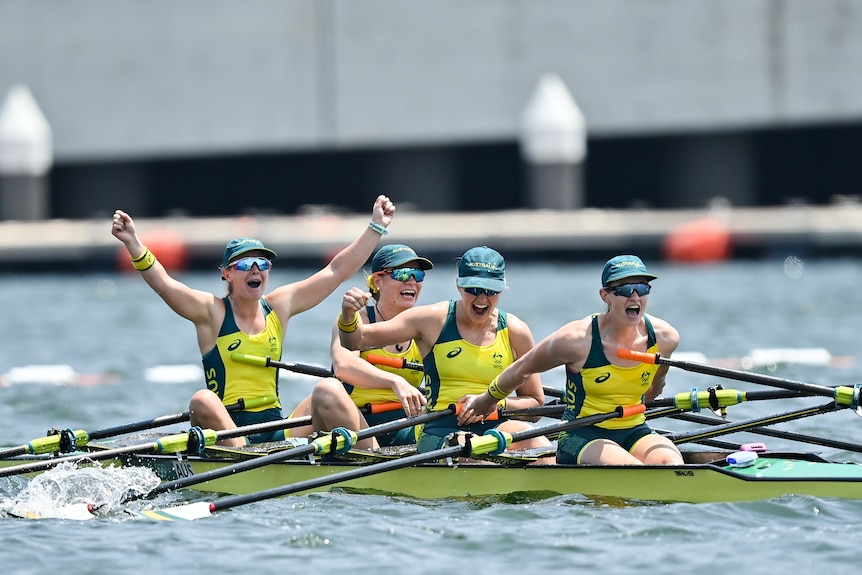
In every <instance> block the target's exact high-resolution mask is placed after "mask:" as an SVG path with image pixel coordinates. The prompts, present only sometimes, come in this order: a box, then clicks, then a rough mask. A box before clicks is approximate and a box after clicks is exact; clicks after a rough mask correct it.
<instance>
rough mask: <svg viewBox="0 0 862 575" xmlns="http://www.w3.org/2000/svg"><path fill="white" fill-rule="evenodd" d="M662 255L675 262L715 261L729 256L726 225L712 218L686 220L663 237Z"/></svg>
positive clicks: (729, 242) (729, 247)
mask: <svg viewBox="0 0 862 575" xmlns="http://www.w3.org/2000/svg"><path fill="white" fill-rule="evenodd" d="M663 251H664V257H665V259H667V260H670V261H675V262H701V263H703V262H715V261H722V260H726V259H727V258H728V257H730V251H731V238H730V232H729V231H728V230H727V227H726V226H725V225H724V224H722V223H721V222H719V221H718V220H715V219H713V218H703V219H699V220H694V221H691V222H686V223H684V224H681V225H679V226H677V227H676V228H674V229H673V230H672V231H671V232H670V233H669V234H668V235H667V236H665V238H664V246H663Z"/></svg>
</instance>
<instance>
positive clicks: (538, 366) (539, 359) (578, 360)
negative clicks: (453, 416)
mask: <svg viewBox="0 0 862 575" xmlns="http://www.w3.org/2000/svg"><path fill="white" fill-rule="evenodd" d="M584 321H585V320H580V321H576V322H572V323H569V324H567V325H565V326H563V327H562V328H560V329H558V330H557V331H556V332H554V333H552V334H551V335H549V336H548V337H546V338H545V339H543V340H542V341H540V342H539V343H538V344H537V345H536V346H535V347H534V348H532V349H531V350H529V351H528V352H527V353H526V354H524V355H522V356H521V357H519V358H518V359H517V360H515V362H514V363H513V364H512V365H510V366H509V367H507V368H506V369H504V370H503V373H501V374H500V375H499V376H498V377H497V379H496V381H495V382H494V384H495V385H496V388H497V389H498V390H499V392H500V393H501V394H509V393H511V392H512V391H516V390H519V389H520V388H521V386H523V385H525V384H527V383H528V382H530V381H531V378H532V377H535V376H536V374H539V373H542V372H545V371H548V370H549V369H553V368H555V367H557V366H559V365H570V366H574V367H578V368H579V367H580V365H581V364H583V362H584V361H585V359H586V354H587V353H588V352H589V345H590V342H589V340H586V341H585V337H586V336H585V328H584ZM586 321H589V320H586ZM587 333H588V332H587ZM585 350H586V351H585ZM540 385H541V384H540ZM542 397H543V398H544V394H543V395H542ZM543 402H544V399H543ZM463 403H464V407H463V408H462V410H461V413H460V414H459V415H458V422H459V424H463V422H465V421H467V420H469V419H470V418H471V417H473V416H474V415H488V414H490V413H491V412H493V411H494V409H495V408H496V404H497V398H495V397H493V396H492V395H491V394H490V393H489V392H487V391H486V392H485V393H482V394H479V395H468V396H466V398H465V399H464V401H463ZM471 410H472V411H471Z"/></svg>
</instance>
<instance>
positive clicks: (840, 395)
mask: <svg viewBox="0 0 862 575" xmlns="http://www.w3.org/2000/svg"><path fill="white" fill-rule="evenodd" d="M617 355H618V356H619V357H621V358H623V359H631V360H634V361H640V362H642V363H651V364H656V365H669V366H671V367H678V368H680V369H684V370H686V371H692V372H695V373H703V374H706V375H715V376H718V377H725V378H727V379H735V380H737V381H747V382H749V383H758V384H761V385H769V386H772V387H780V388H782V389H790V390H793V391H799V392H802V393H807V394H810V395H822V396H824V397H831V398H832V399H834V400H835V401H836V402H837V403H840V404H841V405H847V406H850V407H851V408H853V409H854V410H855V411H856V413H857V414H859V415H862V408H860V401H859V395H860V390H862V386H855V387H847V386H839V387H829V386H826V385H818V384H815V383H804V382H801V381H793V380H792V379H784V378H781V377H774V376H772V375H763V374H759V373H751V372H749V371H739V370H735V369H727V368H724V367H716V366H713V365H706V364H702V363H696V362H693V361H682V360H675V359H670V358H666V357H662V356H661V354H658V353H645V352H642V351H633V350H630V349H621V350H618V351H617Z"/></svg>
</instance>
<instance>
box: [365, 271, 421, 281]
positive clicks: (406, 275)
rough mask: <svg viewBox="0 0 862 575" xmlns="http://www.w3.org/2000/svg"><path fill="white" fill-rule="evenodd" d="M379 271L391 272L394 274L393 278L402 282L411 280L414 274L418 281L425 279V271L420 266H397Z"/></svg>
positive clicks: (383, 272)
mask: <svg viewBox="0 0 862 575" xmlns="http://www.w3.org/2000/svg"><path fill="white" fill-rule="evenodd" d="M377 273H380V274H389V275H391V276H392V279H394V280H397V281H400V282H409V281H410V276H413V279H415V280H416V282H417V283H419V282H421V281H422V280H424V279H425V272H424V271H422V270H420V269H419V268H395V269H391V270H384V271H382V272H377Z"/></svg>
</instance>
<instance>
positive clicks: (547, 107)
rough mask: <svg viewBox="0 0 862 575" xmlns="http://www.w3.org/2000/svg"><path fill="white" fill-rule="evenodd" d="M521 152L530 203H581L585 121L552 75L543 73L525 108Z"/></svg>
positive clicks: (573, 205) (541, 205)
mask: <svg viewBox="0 0 862 575" xmlns="http://www.w3.org/2000/svg"><path fill="white" fill-rule="evenodd" d="M521 154H522V156H523V157H524V159H525V160H526V162H527V164H528V170H529V190H528V194H529V207H531V208H536V209H556V210H572V209H576V208H581V207H583V205H584V192H583V162H584V158H586V155H587V128H586V120H585V119H584V114H583V113H582V112H581V110H580V108H579V107H578V105H577V104H576V103H575V100H574V98H572V96H571V94H570V93H569V90H568V89H567V88H566V85H565V83H564V82H563V80H562V79H561V78H560V77H559V76H557V75H555V74H546V75H544V76H542V78H541V79H540V80H539V83H538V85H537V86H536V90H535V91H534V92H533V96H532V98H531V99H530V102H529V104H528V105H527V107H526V109H525V110H524V114H523V117H522V122H521Z"/></svg>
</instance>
